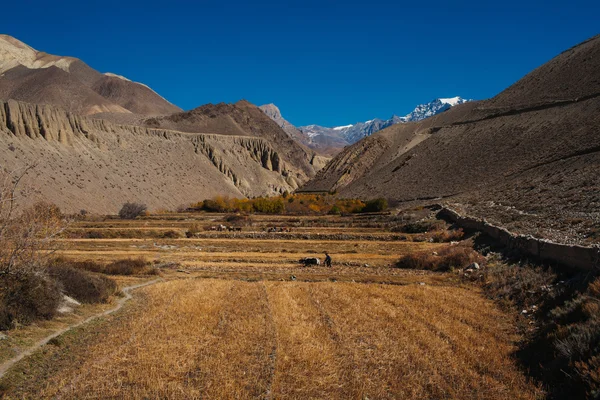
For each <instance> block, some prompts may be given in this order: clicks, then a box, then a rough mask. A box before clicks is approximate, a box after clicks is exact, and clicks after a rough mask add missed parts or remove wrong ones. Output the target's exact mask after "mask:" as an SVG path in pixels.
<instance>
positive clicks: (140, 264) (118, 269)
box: [103, 257, 156, 275]
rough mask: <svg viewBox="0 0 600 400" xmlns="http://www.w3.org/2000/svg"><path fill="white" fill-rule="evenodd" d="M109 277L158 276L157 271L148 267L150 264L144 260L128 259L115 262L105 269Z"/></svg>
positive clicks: (140, 258)
mask: <svg viewBox="0 0 600 400" xmlns="http://www.w3.org/2000/svg"><path fill="white" fill-rule="evenodd" d="M103 272H104V273H105V274H108V275H143V274H150V275H153V274H156V270H155V269H153V268H150V267H149V266H148V262H147V261H146V260H145V259H144V258H142V257H139V258H127V259H123V260H117V261H114V262H112V263H110V264H108V265H106V266H105V267H104V271H103Z"/></svg>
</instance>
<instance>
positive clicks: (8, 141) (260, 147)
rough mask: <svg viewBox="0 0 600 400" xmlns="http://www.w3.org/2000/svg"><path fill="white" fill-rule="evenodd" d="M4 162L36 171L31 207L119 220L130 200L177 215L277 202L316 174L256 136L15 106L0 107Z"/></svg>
mask: <svg viewBox="0 0 600 400" xmlns="http://www.w3.org/2000/svg"><path fill="white" fill-rule="evenodd" d="M281 134H282V135H285V133H283V132H281ZM0 159H1V160H2V165H3V166H5V167H6V166H10V170H12V171H20V170H22V169H23V168H25V167H26V166H28V165H36V167H35V169H34V170H33V171H32V172H31V173H30V174H29V176H28V183H29V184H30V186H31V187H33V188H35V189H36V192H35V193H33V194H30V195H29V196H28V198H27V202H29V203H31V202H33V201H35V200H39V199H44V200H47V201H52V202H54V203H56V204H57V205H59V206H60V207H61V209H62V210H63V211H66V212H78V211H79V210H81V209H86V210H87V211H90V212H98V213H115V212H116V211H118V209H119V207H120V206H121V205H122V204H123V203H124V202H125V201H141V202H145V203H147V204H148V206H149V207H151V208H154V209H156V208H171V209H172V208H175V207H177V206H178V205H181V204H189V203H191V202H196V201H199V200H203V199H205V198H210V197H213V196H215V195H228V196H233V197H244V196H260V195H274V194H277V193H281V192H283V191H285V190H289V191H292V190H294V189H295V188H297V186H298V184H299V183H302V182H303V181H304V180H305V179H306V176H307V175H308V174H311V175H312V174H314V172H312V169H311V168H312V166H311V165H310V164H308V163H304V164H302V165H301V167H300V168H298V167H296V166H295V164H294V162H293V161H291V160H289V159H288V158H286V156H285V155H284V154H282V153H281V152H279V151H277V150H276V149H275V148H274V147H273V146H272V144H271V142H270V141H269V140H268V139H265V138H261V137H257V136H254V137H251V136H240V135H235V134H234V135H218V134H211V133H204V134H200V133H186V132H177V131H172V130H166V129H153V128H146V127H140V126H127V125H117V124H113V123H111V122H108V121H106V120H100V119H91V118H89V117H82V116H77V115H74V114H71V113H69V112H66V111H64V110H62V109H59V108H55V107H52V106H47V105H32V104H27V103H20V102H16V101H14V100H10V101H7V102H4V103H0Z"/></svg>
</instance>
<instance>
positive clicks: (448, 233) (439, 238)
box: [431, 228, 465, 243]
mask: <svg viewBox="0 0 600 400" xmlns="http://www.w3.org/2000/svg"><path fill="white" fill-rule="evenodd" d="M464 236H465V233H464V232H463V230H462V228H459V229H452V230H446V229H445V230H441V231H435V232H433V234H432V235H431V239H432V240H433V241H434V242H435V243H445V242H458V241H459V240H462V239H463V237H464Z"/></svg>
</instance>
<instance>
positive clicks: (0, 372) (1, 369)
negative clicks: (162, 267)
mask: <svg viewBox="0 0 600 400" xmlns="http://www.w3.org/2000/svg"><path fill="white" fill-rule="evenodd" d="M161 280H162V278H158V279H154V280H152V281H149V282H144V283H140V284H137V285H132V286H127V287H124V288H123V289H121V291H122V292H123V294H125V297H123V298H120V299H119V300H118V301H117V305H116V306H115V307H114V308H111V309H110V310H106V311H103V312H101V313H99V314H96V315H92V316H91V317H89V318H86V319H84V320H83V321H79V322H77V323H75V324H73V325H69V326H67V327H66V328H63V329H60V330H58V331H56V332H54V333H53V334H51V335H49V336H46V337H45V338H44V339H42V340H40V341H39V342H37V343H35V344H34V345H33V346H31V347H30V348H28V349H27V350H23V351H22V352H20V353H19V354H17V355H16V356H15V357H13V358H11V359H10V360H7V361H6V362H4V363H2V364H0V378H2V377H3V376H4V375H5V374H6V372H8V370H9V369H10V368H11V367H12V366H13V365H15V364H16V363H18V362H19V361H21V360H22V359H23V358H25V357H27V356H30V355H31V354H33V353H34V352H35V351H37V350H38V349H39V348H40V347H42V346H43V345H45V344H46V343H48V342H49V341H50V340H52V339H54V338H55V337H58V336H60V335H62V334H63V333H65V332H67V331H70V330H71V329H74V328H77V327H79V326H81V325H84V324H87V323H88V322H90V321H93V320H95V319H96V318H100V317H103V316H106V315H109V314H112V313H114V312H117V311H119V310H120V309H121V307H123V305H124V304H125V303H126V302H127V301H129V300H131V298H132V296H131V294H130V292H131V291H132V290H135V289H139V288H141V287H144V286H148V285H152V284H155V283H157V282H159V281H161Z"/></svg>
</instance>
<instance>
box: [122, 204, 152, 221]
mask: <svg viewBox="0 0 600 400" xmlns="http://www.w3.org/2000/svg"><path fill="white" fill-rule="evenodd" d="M147 209H148V207H147V206H146V205H145V204H142V203H129V202H128V203H125V204H123V207H121V210H119V217H120V218H121V219H136V218H137V217H139V216H140V215H142V214H144V213H145V212H146V210H147Z"/></svg>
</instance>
